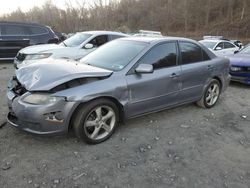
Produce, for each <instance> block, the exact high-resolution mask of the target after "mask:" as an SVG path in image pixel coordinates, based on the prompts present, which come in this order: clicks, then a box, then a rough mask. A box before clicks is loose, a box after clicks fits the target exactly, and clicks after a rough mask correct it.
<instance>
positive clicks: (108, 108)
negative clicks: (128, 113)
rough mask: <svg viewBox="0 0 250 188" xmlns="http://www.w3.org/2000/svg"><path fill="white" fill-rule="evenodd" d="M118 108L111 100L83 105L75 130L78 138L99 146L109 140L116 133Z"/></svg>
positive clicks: (78, 114)
mask: <svg viewBox="0 0 250 188" xmlns="http://www.w3.org/2000/svg"><path fill="white" fill-rule="evenodd" d="M118 114H119V113H118V108H117V106H116V105H115V104H114V103H113V102H112V101H110V100H107V99H98V100H95V101H92V102H90V103H87V104H86V105H83V106H82V108H81V109H80V110H79V111H78V113H77V115H76V118H75V121H74V123H73V128H74V131H75V134H76V136H77V137H78V138H81V139H82V140H84V141H85V142H87V143H90V144H98V143H100V142H103V141H105V140H107V139H108V138H109V137H110V136H111V135H112V134H113V133H114V131H115V128H116V125H117V122H118Z"/></svg>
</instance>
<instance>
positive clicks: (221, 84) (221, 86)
mask: <svg viewBox="0 0 250 188" xmlns="http://www.w3.org/2000/svg"><path fill="white" fill-rule="evenodd" d="M212 79H215V80H217V81H218V82H219V83H220V89H222V88H223V82H222V80H221V78H220V77H219V76H214V77H213V78H212Z"/></svg>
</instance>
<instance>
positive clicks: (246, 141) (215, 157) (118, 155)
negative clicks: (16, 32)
mask: <svg viewBox="0 0 250 188" xmlns="http://www.w3.org/2000/svg"><path fill="white" fill-rule="evenodd" d="M13 73H14V70H13V68H12V65H11V63H9V64H6V63H1V64H0V93H1V97H2V99H1V100H0V105H1V111H0V122H5V116H6V114H7V107H6V104H5V103H6V101H5V92H6V85H7V81H8V79H9V77H10V76H11V75H12V74H13ZM249 96H250V90H249V87H247V86H244V85H241V84H231V85H230V87H229V88H228V90H227V91H226V92H225V93H224V94H223V95H222V96H221V99H220V101H219V103H218V104H217V105H216V106H215V107H214V108H212V109H209V110H205V109H201V108H199V107H197V106H195V105H194V104H190V105H185V106H182V107H178V108H175V109H171V110H165V111H162V112H159V113H155V114H151V115H147V116H144V117H141V118H136V119H133V120H129V121H127V122H125V123H124V124H121V125H119V127H118V129H117V130H116V133H115V134H114V135H113V136H112V137H111V139H109V140H108V141H106V142H104V143H102V144H99V145H87V144H85V143H82V142H81V141H78V140H77V139H76V138H75V137H74V135H73V134H72V133H70V134H68V135H65V136H60V137H51V138H44V137H37V136H32V135H29V134H26V133H24V132H21V131H18V130H16V129H14V128H12V127H10V126H9V125H5V126H3V127H2V128H0V187H1V188H15V187H22V188H23V187H25V188H26V187H27V188H29V187H67V188H68V187H84V188H85V187H102V188H108V187H109V188H111V187H143V188H146V187H149V188H152V187H176V188H184V187H186V188H224V187H225V188H226V187H230V188H248V187H250V157H249V156H250V123H249V122H250V97H249Z"/></svg>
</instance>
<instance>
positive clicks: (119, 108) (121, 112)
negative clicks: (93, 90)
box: [68, 96, 125, 131]
mask: <svg viewBox="0 0 250 188" xmlns="http://www.w3.org/2000/svg"><path fill="white" fill-rule="evenodd" d="M98 99H108V100H110V101H112V102H113V103H115V105H116V106H117V108H118V110H119V121H124V117H125V116H124V106H123V105H122V104H121V103H120V102H119V101H118V100H117V99H116V98H114V97H111V96H100V97H96V98H93V99H91V100H89V101H87V102H81V103H80V104H78V106H77V107H76V108H75V109H74V112H73V113H72V115H71V117H70V121H69V126H68V131H69V130H70V129H72V127H73V121H74V118H75V116H76V115H77V112H78V111H79V109H80V108H82V107H83V106H84V105H86V104H87V103H90V102H93V101H95V100H98Z"/></svg>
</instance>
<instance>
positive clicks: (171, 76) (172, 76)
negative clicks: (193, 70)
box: [170, 73, 179, 78]
mask: <svg viewBox="0 0 250 188" xmlns="http://www.w3.org/2000/svg"><path fill="white" fill-rule="evenodd" d="M176 77H179V75H178V74H176V73H172V74H171V75H170V78H176Z"/></svg>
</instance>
